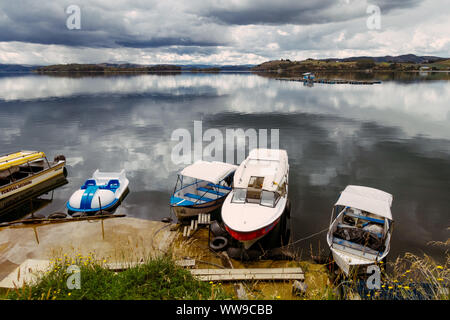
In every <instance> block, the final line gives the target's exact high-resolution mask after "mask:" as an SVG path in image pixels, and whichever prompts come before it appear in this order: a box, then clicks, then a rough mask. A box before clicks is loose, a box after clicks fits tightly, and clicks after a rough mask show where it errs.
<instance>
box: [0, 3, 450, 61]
mask: <svg viewBox="0 0 450 320" xmlns="http://www.w3.org/2000/svg"><path fill="white" fill-rule="evenodd" d="M446 2H447V1H446V0H440V1H436V0H433V1H432V0H424V1H422V2H420V1H419V0H409V1H406V2H399V1H378V4H379V5H380V7H381V9H382V10H381V14H382V19H381V21H382V23H381V29H380V30H369V29H368V28H367V25H366V20H367V18H368V14H367V13H366V8H367V5H368V4H369V1H357V2H356V1H328V0H321V1H310V2H305V1H301V2H299V1H287V0H284V1H281V2H273V1H265V0H264V1H262V2H261V1H259V2H256V1H251V0H248V1H213V2H211V3H209V4H205V3H204V2H203V1H192V2H189V3H185V2H182V1H176V0H168V1H164V2H158V1H138V0H135V1H134V0H133V1H121V2H119V3H118V4H116V3H115V5H114V7H111V5H109V3H108V2H105V1H102V0H83V1H79V6H80V8H81V13H82V30H71V31H70V30H67V28H65V19H66V15H65V12H64V8H65V5H68V3H64V2H54V1H49V0H47V1H41V2H39V5H38V4H36V3H35V2H33V1H25V2H24V3H23V4H22V5H23V7H20V6H18V5H16V4H14V5H13V4H12V3H7V2H4V3H2V4H1V5H0V30H1V31H0V62H1V63H20V64H56V63H72V62H78V63H88V62H93V63H98V62H118V61H122V62H123V61H127V62H132V63H141V64H157V63H179V64H181V63H211V64H246V63H252V64H256V63H261V62H264V61H266V60H269V59H279V58H290V59H304V58H308V57H311V58H325V57H345V56H351V55H388V54H390V55H396V54H406V53H415V54H418V55H424V54H426V55H440V56H448V55H449V52H450V35H449V32H447V31H448V30H450V19H448V16H449V9H448V5H446Z"/></svg>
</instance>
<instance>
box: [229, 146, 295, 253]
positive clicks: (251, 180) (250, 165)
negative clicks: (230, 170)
mask: <svg viewBox="0 0 450 320" xmlns="http://www.w3.org/2000/svg"><path fill="white" fill-rule="evenodd" d="M288 176H289V164H288V156H287V153H286V151H285V150H276V149H272V150H271V149H254V150H252V151H251V152H250V153H249V156H248V157H247V159H245V160H244V161H243V162H242V163H241V165H240V166H239V168H238V169H237V170H236V174H235V179H234V187H233V191H232V192H231V193H230V195H229V196H228V197H227V198H226V200H225V202H224V204H223V207H222V220H223V222H224V224H225V228H226V230H227V231H228V233H229V234H230V235H231V236H232V237H233V238H235V239H236V240H239V241H241V242H242V243H243V244H244V247H245V249H248V248H250V247H251V246H252V245H253V244H254V243H255V242H256V241H258V240H259V239H261V238H262V237H264V236H265V235H267V234H268V233H269V232H270V231H272V229H274V227H275V226H276V225H277V224H278V223H279V222H280V220H281V218H282V215H283V212H285V208H286V205H287V202H288V179H289V178H288Z"/></svg>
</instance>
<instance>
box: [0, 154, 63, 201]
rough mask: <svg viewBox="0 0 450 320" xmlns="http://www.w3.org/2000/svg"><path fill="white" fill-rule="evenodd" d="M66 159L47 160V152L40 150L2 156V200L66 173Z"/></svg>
mask: <svg viewBox="0 0 450 320" xmlns="http://www.w3.org/2000/svg"><path fill="white" fill-rule="evenodd" d="M65 164H66V159H65V157H64V156H57V157H55V159H54V161H52V162H50V161H48V160H47V157H46V156H45V153H43V152H38V151H20V152H16V153H11V154H7V155H4V156H1V157H0V201H2V200H5V199H8V198H10V197H13V196H18V195H19V194H20V193H23V192H26V191H27V190H29V189H31V188H34V187H35V186H37V185H39V184H41V183H43V182H45V181H47V180H49V179H51V178H54V177H56V176H58V175H63V174H64V175H66V171H65V167H64V166H65Z"/></svg>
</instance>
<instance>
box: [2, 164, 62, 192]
mask: <svg viewBox="0 0 450 320" xmlns="http://www.w3.org/2000/svg"><path fill="white" fill-rule="evenodd" d="M64 166H65V161H59V162H58V163H57V164H56V165H54V166H51V167H50V168H48V169H44V170H42V171H41V172H38V173H35V174H33V175H30V176H28V177H25V178H23V179H20V180H18V181H16V182H14V183H11V184H8V185H6V186H4V187H1V188H0V201H7V200H8V199H10V198H12V197H16V196H19V195H20V194H22V193H25V192H26V191H28V190H30V189H32V188H35V187H36V186H38V185H39V184H41V183H43V182H45V181H47V180H50V179H52V178H55V177H57V176H59V175H64V174H65V173H64Z"/></svg>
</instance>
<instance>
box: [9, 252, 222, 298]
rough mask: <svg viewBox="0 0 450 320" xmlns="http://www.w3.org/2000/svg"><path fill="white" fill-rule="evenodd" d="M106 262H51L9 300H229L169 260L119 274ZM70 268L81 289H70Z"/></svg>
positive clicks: (11, 293) (79, 258)
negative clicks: (77, 275)
mask: <svg viewBox="0 0 450 320" xmlns="http://www.w3.org/2000/svg"><path fill="white" fill-rule="evenodd" d="M104 263H106V261H105V260H102V261H100V262H99V261H96V260H95V259H94V257H93V256H91V255H89V256H87V257H82V256H80V255H78V256H77V257H75V258H69V257H67V256H65V257H64V258H58V259H54V260H52V266H51V268H50V270H49V271H47V272H46V273H43V274H41V275H40V276H39V277H38V280H37V281H36V282H35V283H33V284H25V285H24V286H23V287H22V288H16V289H12V290H10V291H9V292H8V293H7V294H6V298H8V299H19V300H82V299H86V300H178V299H183V300H198V299H230V298H231V296H229V295H228V294H227V293H226V292H225V291H224V290H223V289H222V287H221V285H220V284H214V283H207V282H201V281H198V280H196V279H194V278H193V277H192V275H191V273H190V272H189V271H187V270H184V269H182V268H181V267H178V266H176V265H175V263H174V262H173V260H172V259H170V258H169V257H167V256H165V257H160V258H153V259H149V260H148V261H147V262H145V263H143V264H141V265H137V266H134V267H131V268H129V269H126V270H124V271H121V272H114V271H111V270H108V269H107V268H105V266H104ZM70 265H76V266H78V267H79V270H80V271H79V272H80V280H81V281H80V284H81V288H80V289H69V288H68V286H67V280H68V279H69V277H70V276H71V274H70V273H67V269H68V267H69V266H70Z"/></svg>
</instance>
